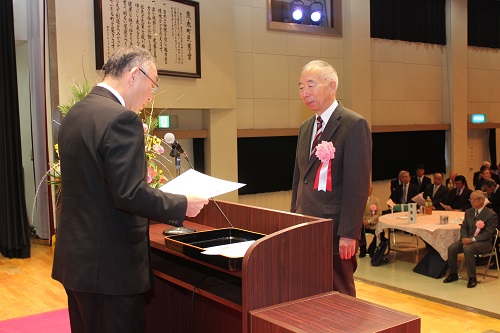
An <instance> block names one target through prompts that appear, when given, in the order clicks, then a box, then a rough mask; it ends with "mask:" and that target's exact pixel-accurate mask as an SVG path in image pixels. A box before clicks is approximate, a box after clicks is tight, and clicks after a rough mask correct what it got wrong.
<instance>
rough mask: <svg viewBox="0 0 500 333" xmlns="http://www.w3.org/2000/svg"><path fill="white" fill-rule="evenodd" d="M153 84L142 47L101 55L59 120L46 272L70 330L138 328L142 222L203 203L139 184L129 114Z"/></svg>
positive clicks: (139, 132)
mask: <svg viewBox="0 0 500 333" xmlns="http://www.w3.org/2000/svg"><path fill="white" fill-rule="evenodd" d="M153 78H154V79H153ZM157 81H158V76H157V72H156V66H155V64H154V59H153V57H152V56H151V54H150V52H149V51H147V50H145V49H142V48H139V47H130V48H124V49H120V50H118V51H117V52H116V53H115V54H114V55H112V56H111V57H110V58H109V60H108V62H107V64H106V67H105V71H104V79H103V82H101V83H99V84H98V86H97V87H94V88H93V89H92V91H91V92H90V93H89V94H88V95H87V96H86V97H85V98H84V99H83V100H82V101H80V102H78V103H76V104H75V105H74V106H73V107H72V108H71V109H70V111H69V112H68V114H67V115H66V117H65V118H64V119H63V122H62V125H61V128H60V131H59V152H60V158H61V174H62V192H61V215H60V222H59V225H58V226H57V227H58V228H57V245H56V247H55V254H54V264H53V270H52V277H53V278H54V279H56V280H58V281H60V282H61V283H62V284H63V286H64V288H65V289H66V293H67V295H68V310H69V316H70V323H71V330H72V332H130V333H137V332H143V330H144V317H145V313H144V309H145V303H144V293H145V292H146V291H147V290H148V289H150V287H151V276H152V270H151V267H150V263H149V257H150V255H149V251H150V248H149V223H148V222H149V221H148V219H152V220H156V221H159V222H163V223H168V224H171V225H176V226H178V225H181V224H182V222H183V221H184V217H185V216H196V215H197V214H198V213H199V212H200V210H201V209H202V208H203V206H204V205H205V204H206V203H207V202H208V201H207V200H206V199H203V198H199V197H196V196H192V195H188V196H184V195H174V194H168V193H164V192H162V191H160V190H158V189H153V188H151V187H150V186H149V185H148V183H147V181H146V179H147V178H146V176H147V168H146V155H145V149H144V146H145V145H144V129H143V124H142V121H141V119H140V118H139V115H138V114H137V112H138V111H140V110H141V109H142V108H143V107H144V106H145V105H146V103H148V102H149V101H150V100H151V99H152V97H153V92H154V90H155V89H156V88H157V87H158V84H157Z"/></svg>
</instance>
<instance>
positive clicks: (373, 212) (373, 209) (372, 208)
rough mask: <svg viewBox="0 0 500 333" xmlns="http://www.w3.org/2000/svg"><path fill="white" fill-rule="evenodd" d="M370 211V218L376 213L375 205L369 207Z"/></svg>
mask: <svg viewBox="0 0 500 333" xmlns="http://www.w3.org/2000/svg"><path fill="white" fill-rule="evenodd" d="M370 211H371V212H372V216H373V215H375V212H376V211H377V205H375V204H372V205H370Z"/></svg>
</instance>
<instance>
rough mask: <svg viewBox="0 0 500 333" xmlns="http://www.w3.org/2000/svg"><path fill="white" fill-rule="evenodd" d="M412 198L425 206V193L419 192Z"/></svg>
mask: <svg viewBox="0 0 500 333" xmlns="http://www.w3.org/2000/svg"><path fill="white" fill-rule="evenodd" d="M411 200H413V202H416V203H417V205H419V206H425V199H424V193H419V194H417V195H416V196H414V197H413V198H411Z"/></svg>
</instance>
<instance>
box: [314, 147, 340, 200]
mask: <svg viewBox="0 0 500 333" xmlns="http://www.w3.org/2000/svg"><path fill="white" fill-rule="evenodd" d="M315 154H316V157H317V158H318V159H319V160H320V161H321V164H320V166H319V167H318V171H317V172H316V180H315V181H314V189H315V190H318V191H325V192H326V191H330V192H331V191H332V160H333V159H334V158H335V147H334V146H333V143H331V142H329V141H322V142H321V143H319V144H318V145H317V146H316V152H315Z"/></svg>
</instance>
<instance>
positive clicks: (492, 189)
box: [481, 179, 500, 215]
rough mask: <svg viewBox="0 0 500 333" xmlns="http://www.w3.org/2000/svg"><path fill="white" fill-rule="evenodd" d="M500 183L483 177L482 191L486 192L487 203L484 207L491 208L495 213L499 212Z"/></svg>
mask: <svg viewBox="0 0 500 333" xmlns="http://www.w3.org/2000/svg"><path fill="white" fill-rule="evenodd" d="M499 188H500V185H498V184H497V183H496V182H495V181H494V180H493V179H484V180H483V188H482V189H481V190H482V191H483V192H486V193H487V194H488V201H489V203H488V204H487V205H486V207H488V208H490V209H493V210H494V211H495V213H497V215H499V214H500V190H499Z"/></svg>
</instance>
